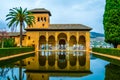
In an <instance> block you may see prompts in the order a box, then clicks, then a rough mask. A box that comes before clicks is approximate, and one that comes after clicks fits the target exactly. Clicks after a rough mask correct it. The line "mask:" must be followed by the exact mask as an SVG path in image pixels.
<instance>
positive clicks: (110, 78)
mask: <svg viewBox="0 0 120 80" xmlns="http://www.w3.org/2000/svg"><path fill="white" fill-rule="evenodd" d="M105 68H106V71H105V80H120V75H119V74H120V66H117V65H114V64H111V63H110V64H108V65H106V67H105Z"/></svg>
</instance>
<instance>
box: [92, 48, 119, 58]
mask: <svg viewBox="0 0 120 80" xmlns="http://www.w3.org/2000/svg"><path fill="white" fill-rule="evenodd" d="M92 51H93V52H98V53H103V54H108V55H113V56H119V57H120V49H115V48H92Z"/></svg>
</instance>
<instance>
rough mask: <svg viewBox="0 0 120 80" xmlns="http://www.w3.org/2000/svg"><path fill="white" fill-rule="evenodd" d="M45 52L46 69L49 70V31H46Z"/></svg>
mask: <svg viewBox="0 0 120 80" xmlns="http://www.w3.org/2000/svg"><path fill="white" fill-rule="evenodd" d="M45 53H46V69H47V70H48V66H49V65H48V32H46V50H45Z"/></svg>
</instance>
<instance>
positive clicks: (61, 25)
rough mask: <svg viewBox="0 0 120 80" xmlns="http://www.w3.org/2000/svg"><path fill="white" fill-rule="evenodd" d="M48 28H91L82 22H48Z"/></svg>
mask: <svg viewBox="0 0 120 80" xmlns="http://www.w3.org/2000/svg"><path fill="white" fill-rule="evenodd" d="M49 28H50V29H92V28H90V27H88V26H85V25H82V24H50V26H49Z"/></svg>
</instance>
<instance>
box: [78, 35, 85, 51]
mask: <svg viewBox="0 0 120 80" xmlns="http://www.w3.org/2000/svg"><path fill="white" fill-rule="evenodd" d="M78 45H79V49H80V50H83V49H84V50H85V48H86V40H85V36H83V35H81V36H79V41H78Z"/></svg>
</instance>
